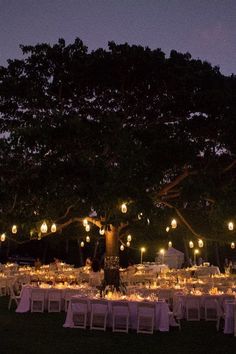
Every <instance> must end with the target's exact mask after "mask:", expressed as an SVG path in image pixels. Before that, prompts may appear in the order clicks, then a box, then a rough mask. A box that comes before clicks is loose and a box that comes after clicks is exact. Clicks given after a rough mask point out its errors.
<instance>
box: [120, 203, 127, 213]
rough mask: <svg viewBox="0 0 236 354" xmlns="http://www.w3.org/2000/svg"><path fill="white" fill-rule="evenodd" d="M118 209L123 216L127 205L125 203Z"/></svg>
mask: <svg viewBox="0 0 236 354" xmlns="http://www.w3.org/2000/svg"><path fill="white" fill-rule="evenodd" d="M120 209H121V212H122V213H123V214H125V213H127V210H128V209H127V205H126V204H125V203H123V204H121V207H120Z"/></svg>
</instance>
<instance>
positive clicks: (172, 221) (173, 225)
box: [171, 219, 177, 229]
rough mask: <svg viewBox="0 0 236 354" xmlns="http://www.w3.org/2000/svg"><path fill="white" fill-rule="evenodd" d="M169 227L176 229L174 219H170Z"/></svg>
mask: <svg viewBox="0 0 236 354" xmlns="http://www.w3.org/2000/svg"><path fill="white" fill-rule="evenodd" d="M171 227H172V229H176V227H177V221H176V220H175V219H172V220H171Z"/></svg>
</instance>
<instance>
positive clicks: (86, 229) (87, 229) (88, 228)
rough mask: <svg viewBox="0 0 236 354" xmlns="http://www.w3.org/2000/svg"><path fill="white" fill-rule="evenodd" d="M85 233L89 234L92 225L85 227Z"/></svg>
mask: <svg viewBox="0 0 236 354" xmlns="http://www.w3.org/2000/svg"><path fill="white" fill-rule="evenodd" d="M85 231H87V232H89V231H90V225H89V224H87V225H85Z"/></svg>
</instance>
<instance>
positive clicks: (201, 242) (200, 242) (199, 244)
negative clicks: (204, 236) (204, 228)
mask: <svg viewBox="0 0 236 354" xmlns="http://www.w3.org/2000/svg"><path fill="white" fill-rule="evenodd" d="M203 246H204V243H203V241H202V240H201V239H199V240H198V247H200V248H202V247H203Z"/></svg>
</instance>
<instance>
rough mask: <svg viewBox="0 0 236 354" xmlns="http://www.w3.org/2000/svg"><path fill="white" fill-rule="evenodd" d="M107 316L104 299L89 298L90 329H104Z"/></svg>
mask: <svg viewBox="0 0 236 354" xmlns="http://www.w3.org/2000/svg"><path fill="white" fill-rule="evenodd" d="M107 316H108V302H107V301H106V300H91V318H90V329H98V330H102V331H105V330H106V325H107Z"/></svg>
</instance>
